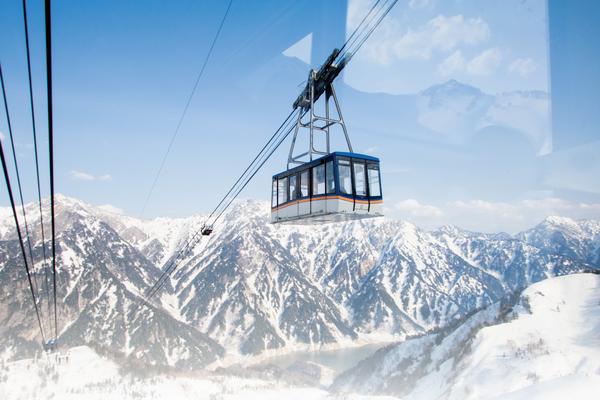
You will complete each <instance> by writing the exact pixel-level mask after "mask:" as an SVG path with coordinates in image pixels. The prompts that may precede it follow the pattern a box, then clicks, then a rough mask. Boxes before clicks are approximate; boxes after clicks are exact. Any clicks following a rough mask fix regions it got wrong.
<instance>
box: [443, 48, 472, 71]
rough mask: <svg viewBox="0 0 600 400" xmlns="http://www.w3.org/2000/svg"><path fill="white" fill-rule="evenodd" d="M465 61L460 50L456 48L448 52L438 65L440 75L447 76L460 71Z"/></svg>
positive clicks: (462, 69) (463, 67)
mask: <svg viewBox="0 0 600 400" xmlns="http://www.w3.org/2000/svg"><path fill="white" fill-rule="evenodd" d="M465 65H466V61H465V58H464V57H463V55H462V52H461V51H460V50H456V51H455V52H454V53H452V54H450V55H449V56H448V57H446V59H444V61H442V62H441V63H440V65H438V72H439V73H440V75H443V76H448V75H452V74H455V73H457V72H462V71H464V69H465Z"/></svg>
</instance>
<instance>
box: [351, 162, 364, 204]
mask: <svg viewBox="0 0 600 400" xmlns="http://www.w3.org/2000/svg"><path fill="white" fill-rule="evenodd" d="M354 188H355V189H356V195H357V196H366V195H367V180H366V176H365V164H363V163H362V162H359V161H355V162H354Z"/></svg>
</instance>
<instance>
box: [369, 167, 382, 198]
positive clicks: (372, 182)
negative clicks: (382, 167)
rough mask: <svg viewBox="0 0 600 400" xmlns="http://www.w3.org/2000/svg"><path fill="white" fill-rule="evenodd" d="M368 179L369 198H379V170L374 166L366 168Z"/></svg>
mask: <svg viewBox="0 0 600 400" xmlns="http://www.w3.org/2000/svg"><path fill="white" fill-rule="evenodd" d="M367 171H368V177H369V191H370V192H371V197H379V196H381V183H380V182H379V168H378V166H377V165H375V164H370V165H369V166H368V169H367Z"/></svg>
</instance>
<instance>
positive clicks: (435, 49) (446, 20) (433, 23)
mask: <svg viewBox="0 0 600 400" xmlns="http://www.w3.org/2000/svg"><path fill="white" fill-rule="evenodd" d="M376 36H377V37H376V38H374V39H373V40H369V41H368V42H367V43H366V44H365V48H364V49H363V50H361V52H364V54H365V56H366V57H368V58H369V59H370V60H371V61H373V62H376V63H379V64H383V65H386V64H389V63H390V62H391V61H392V60H393V59H399V60H429V59H431V58H432V56H433V55H434V54H442V55H443V54H448V53H450V52H452V51H454V50H456V49H458V48H459V47H461V46H475V45H480V44H482V43H485V42H486V41H488V39H489V37H490V29H489V26H488V24H487V23H486V22H485V21H484V20H483V19H481V18H465V17H464V16H463V15H461V14H459V15H454V16H445V15H438V16H437V17H434V18H432V19H431V20H429V21H428V22H426V23H425V24H423V25H421V26H419V27H417V28H409V29H408V30H406V29H404V28H403V24H401V23H400V22H399V21H398V20H397V19H395V18H392V17H389V18H388V19H386V20H384V23H382V26H381V27H380V28H379V30H378V32H377V33H376Z"/></svg>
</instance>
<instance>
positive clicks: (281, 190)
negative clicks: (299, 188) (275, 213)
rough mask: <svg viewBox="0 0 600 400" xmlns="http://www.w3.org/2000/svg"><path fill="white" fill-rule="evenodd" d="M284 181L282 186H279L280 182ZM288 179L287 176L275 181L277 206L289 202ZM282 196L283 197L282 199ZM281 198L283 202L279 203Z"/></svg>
mask: <svg viewBox="0 0 600 400" xmlns="http://www.w3.org/2000/svg"><path fill="white" fill-rule="evenodd" d="M283 181H285V183H284V184H283V186H282V185H281V184H280V182H283ZM288 191H289V189H288V177H287V176H283V177H281V178H278V179H277V205H278V206H281V205H283V204H285V203H287V202H288V201H289V200H288V198H287V195H288ZM283 196H285V197H284V198H283ZM282 198H283V201H281V200H282Z"/></svg>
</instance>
